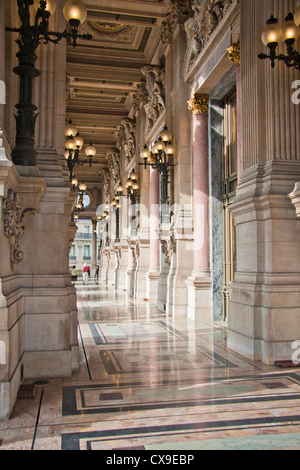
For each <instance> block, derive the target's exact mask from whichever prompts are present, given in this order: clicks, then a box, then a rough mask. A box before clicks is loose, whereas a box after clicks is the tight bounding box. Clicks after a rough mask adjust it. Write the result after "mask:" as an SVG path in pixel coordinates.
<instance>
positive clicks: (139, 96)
mask: <svg viewBox="0 0 300 470" xmlns="http://www.w3.org/2000/svg"><path fill="white" fill-rule="evenodd" d="M134 88H135V92H134V94H133V97H132V101H133V103H132V104H133V107H134V110H135V112H136V111H137V110H138V109H139V107H140V105H141V104H142V105H145V104H146V103H147V101H148V92H147V87H146V82H145V81H140V82H138V83H136V85H135V86H134Z"/></svg>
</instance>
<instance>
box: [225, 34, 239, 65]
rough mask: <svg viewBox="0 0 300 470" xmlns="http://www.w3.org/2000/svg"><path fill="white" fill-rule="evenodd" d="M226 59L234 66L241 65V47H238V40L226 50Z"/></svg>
mask: <svg viewBox="0 0 300 470" xmlns="http://www.w3.org/2000/svg"><path fill="white" fill-rule="evenodd" d="M227 52H228V58H229V59H230V60H232V62H234V63H235V64H236V65H239V64H240V63H241V47H240V38H239V39H238V40H237V41H236V42H234V43H232V46H231V47H229V48H228V49H227Z"/></svg>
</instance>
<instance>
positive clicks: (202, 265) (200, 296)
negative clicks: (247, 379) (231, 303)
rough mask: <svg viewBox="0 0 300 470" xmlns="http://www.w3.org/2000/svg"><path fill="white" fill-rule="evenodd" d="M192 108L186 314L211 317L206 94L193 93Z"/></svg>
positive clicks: (190, 317)
mask: <svg viewBox="0 0 300 470" xmlns="http://www.w3.org/2000/svg"><path fill="white" fill-rule="evenodd" d="M189 109H190V110H191V111H192V112H193V205H194V207H193V212H194V270H193V273H192V276H191V277H190V278H189V279H188V281H187V286H188V318H189V319H190V320H193V321H201V322H206V321H211V320H212V279H211V273H210V247H209V174H208V96H207V95H195V96H194V98H193V99H191V100H190V102H189Z"/></svg>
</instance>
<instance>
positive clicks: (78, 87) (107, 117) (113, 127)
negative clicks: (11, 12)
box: [66, 0, 167, 183]
mask: <svg viewBox="0 0 300 470" xmlns="http://www.w3.org/2000/svg"><path fill="white" fill-rule="evenodd" d="M85 3H86V5H87V6H88V18H87V21H86V22H85V23H84V24H83V25H82V26H81V31H80V32H81V33H90V34H91V35H92V37H93V39H92V40H91V41H84V40H81V41H79V43H78V46H77V47H76V48H74V47H72V46H71V45H69V46H68V50H67V113H66V116H67V119H72V122H73V123H74V124H75V125H76V127H77V129H78V131H79V133H80V135H81V136H82V137H83V139H84V142H85V145H84V147H83V150H82V158H83V159H84V158H85V157H84V148H85V146H86V145H88V144H89V143H93V145H94V146H95V147H96V149H97V154H96V157H94V164H93V165H92V167H91V168H90V167H89V166H88V165H84V166H80V167H76V176H77V178H78V179H79V180H84V181H85V182H86V183H88V182H93V183H99V173H100V172H101V170H102V169H103V168H104V167H105V166H106V158H105V157H106V155H107V153H108V152H109V151H110V149H111V148H112V147H115V145H116V141H117V136H118V132H119V130H120V127H121V120H122V119H123V118H124V117H127V116H128V114H129V111H130V108H131V104H132V96H133V93H134V92H135V85H136V84H137V83H138V82H139V81H140V80H141V79H142V72H141V68H142V67H143V66H144V65H145V64H149V63H152V61H153V60H155V58H154V57H153V55H154V53H155V51H156V49H157V45H158V42H159V37H160V26H161V23H162V21H163V20H164V18H165V16H166V14H167V10H166V5H165V3H164V2H163V1H162V0H150V1H148V0H143V1H140V0H139V1H137V0H129V1H124V0H114V1H110V0H86V2H85Z"/></svg>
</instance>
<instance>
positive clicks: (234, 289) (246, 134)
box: [228, 0, 300, 364]
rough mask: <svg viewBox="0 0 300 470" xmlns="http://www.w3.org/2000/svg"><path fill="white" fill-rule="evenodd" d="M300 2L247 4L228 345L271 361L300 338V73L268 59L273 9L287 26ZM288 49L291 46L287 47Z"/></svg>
mask: <svg viewBox="0 0 300 470" xmlns="http://www.w3.org/2000/svg"><path fill="white" fill-rule="evenodd" d="M296 6H297V2H296V1H293V2H290V1H287V0H280V1H279V0H276V1H271V0H253V1H252V2H241V3H240V7H241V31H242V41H241V94H242V101H243V115H242V136H243V141H242V155H243V173H242V175H241V179H240V184H239V186H238V189H237V195H236V199H235V201H234V204H233V205H232V214H233V217H234V223H235V227H236V252H237V259H236V266H237V268H236V273H235V278H234V281H233V283H232V284H231V286H230V300H229V316H228V346H229V347H230V348H231V349H234V350H236V351H238V352H240V353H242V354H243V355H244V356H247V357H249V358H251V359H259V360H261V361H262V362H264V363H266V364H272V363H274V361H275V360H283V359H285V360H286V359H291V357H292V353H293V349H292V345H293V342H294V341H295V340H299V338H300V323H299V302H300V294H299V292H300V226H299V225H300V224H299V221H298V220H297V216H296V213H295V209H294V206H293V204H292V202H291V200H290V198H289V197H288V195H289V194H290V193H291V192H292V191H293V188H294V186H295V184H296V183H297V181H299V179H300V162H299V154H300V143H299V128H300V107H299V106H297V105H295V104H293V102H292V99H291V96H292V92H293V90H292V83H293V82H294V80H297V79H298V78H299V77H298V72H297V71H295V70H294V69H292V68H291V69H288V68H287V67H286V66H285V65H284V64H283V63H278V62H277V63H276V66H275V68H271V64H270V61H269V60H266V61H261V60H259V59H258V54H260V53H262V52H264V51H265V47H264V46H263V44H262V42H261V39H260V38H261V32H262V30H263V28H264V27H265V22H266V20H267V19H268V18H269V16H270V13H271V12H272V13H273V14H274V16H275V17H277V18H278V19H279V22H280V23H282V22H283V20H284V18H283V16H284V15H286V14H287V13H288V12H289V11H291V9H292V11H294V10H295V9H296ZM281 48H282V52H284V46H283V45H282V46H281Z"/></svg>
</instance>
